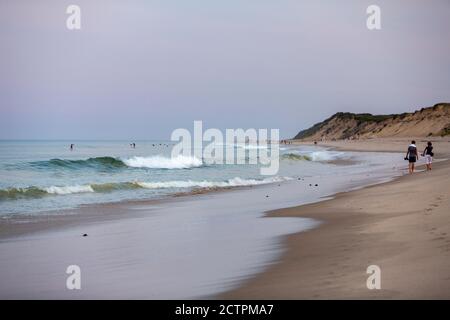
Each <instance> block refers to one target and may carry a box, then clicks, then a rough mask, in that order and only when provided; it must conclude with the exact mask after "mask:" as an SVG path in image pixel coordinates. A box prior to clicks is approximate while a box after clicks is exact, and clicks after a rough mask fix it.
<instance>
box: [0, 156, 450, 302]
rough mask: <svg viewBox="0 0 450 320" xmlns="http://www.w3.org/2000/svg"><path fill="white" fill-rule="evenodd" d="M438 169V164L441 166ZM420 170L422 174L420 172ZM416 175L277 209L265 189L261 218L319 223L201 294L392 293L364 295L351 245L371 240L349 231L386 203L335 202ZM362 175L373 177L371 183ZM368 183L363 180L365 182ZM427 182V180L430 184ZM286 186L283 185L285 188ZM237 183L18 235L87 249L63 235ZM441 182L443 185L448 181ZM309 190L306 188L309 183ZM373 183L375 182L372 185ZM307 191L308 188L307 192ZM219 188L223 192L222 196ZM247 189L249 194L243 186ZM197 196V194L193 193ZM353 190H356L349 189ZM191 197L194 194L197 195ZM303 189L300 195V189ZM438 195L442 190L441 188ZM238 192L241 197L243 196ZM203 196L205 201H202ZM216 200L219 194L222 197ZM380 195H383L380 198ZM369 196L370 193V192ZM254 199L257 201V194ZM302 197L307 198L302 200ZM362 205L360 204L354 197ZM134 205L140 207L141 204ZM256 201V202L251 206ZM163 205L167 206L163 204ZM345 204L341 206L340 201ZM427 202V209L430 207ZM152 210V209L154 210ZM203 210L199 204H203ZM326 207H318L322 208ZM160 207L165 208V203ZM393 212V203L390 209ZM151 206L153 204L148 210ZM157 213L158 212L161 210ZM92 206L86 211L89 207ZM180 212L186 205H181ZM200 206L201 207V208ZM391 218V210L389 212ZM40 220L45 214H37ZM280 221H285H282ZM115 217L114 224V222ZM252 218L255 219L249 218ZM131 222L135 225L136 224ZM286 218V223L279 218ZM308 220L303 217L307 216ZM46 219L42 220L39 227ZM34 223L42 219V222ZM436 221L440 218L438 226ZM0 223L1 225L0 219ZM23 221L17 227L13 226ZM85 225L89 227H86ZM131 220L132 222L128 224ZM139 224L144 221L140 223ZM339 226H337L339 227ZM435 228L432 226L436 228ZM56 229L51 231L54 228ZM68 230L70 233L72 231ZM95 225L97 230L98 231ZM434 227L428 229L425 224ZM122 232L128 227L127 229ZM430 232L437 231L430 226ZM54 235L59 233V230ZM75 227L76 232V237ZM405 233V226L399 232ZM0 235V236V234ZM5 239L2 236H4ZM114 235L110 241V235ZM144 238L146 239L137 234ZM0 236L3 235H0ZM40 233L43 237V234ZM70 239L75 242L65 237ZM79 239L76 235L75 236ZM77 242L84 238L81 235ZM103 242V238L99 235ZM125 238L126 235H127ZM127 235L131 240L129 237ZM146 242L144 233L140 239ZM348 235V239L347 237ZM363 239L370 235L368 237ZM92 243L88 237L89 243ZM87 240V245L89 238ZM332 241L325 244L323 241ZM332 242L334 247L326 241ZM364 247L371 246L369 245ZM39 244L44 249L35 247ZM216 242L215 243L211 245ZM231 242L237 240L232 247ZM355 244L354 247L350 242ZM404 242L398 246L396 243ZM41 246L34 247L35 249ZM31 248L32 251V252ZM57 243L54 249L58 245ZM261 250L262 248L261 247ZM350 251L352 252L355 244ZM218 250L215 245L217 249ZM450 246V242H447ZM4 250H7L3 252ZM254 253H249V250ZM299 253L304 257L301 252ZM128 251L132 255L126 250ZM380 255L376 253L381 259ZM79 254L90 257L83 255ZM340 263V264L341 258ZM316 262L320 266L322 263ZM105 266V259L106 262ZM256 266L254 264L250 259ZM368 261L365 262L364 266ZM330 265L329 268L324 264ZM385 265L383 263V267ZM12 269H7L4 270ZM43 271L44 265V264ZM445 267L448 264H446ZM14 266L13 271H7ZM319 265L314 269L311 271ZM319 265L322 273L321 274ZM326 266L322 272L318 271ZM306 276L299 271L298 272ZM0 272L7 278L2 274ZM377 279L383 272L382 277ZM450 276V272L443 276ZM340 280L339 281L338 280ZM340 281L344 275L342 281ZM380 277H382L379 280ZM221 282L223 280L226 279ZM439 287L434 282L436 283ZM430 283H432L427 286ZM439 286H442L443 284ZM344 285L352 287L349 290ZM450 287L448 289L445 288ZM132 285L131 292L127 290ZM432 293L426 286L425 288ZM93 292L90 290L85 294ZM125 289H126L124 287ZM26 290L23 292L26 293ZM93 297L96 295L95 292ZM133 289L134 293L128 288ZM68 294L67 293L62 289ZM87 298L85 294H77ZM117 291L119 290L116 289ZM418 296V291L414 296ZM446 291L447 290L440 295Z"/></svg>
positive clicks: (272, 188) (108, 208)
mask: <svg viewBox="0 0 450 320" xmlns="http://www.w3.org/2000/svg"><path fill="white" fill-rule="evenodd" d="M348 151H353V150H348ZM448 154H449V153H446V154H445V155H448ZM441 167H442V168H443V169H442V168H441ZM436 169H437V170H436V171H433V172H432V174H434V175H436V174H435V172H438V174H437V175H438V178H441V177H442V176H444V177H445V174H443V175H440V176H439V171H440V170H447V169H449V171H450V162H449V161H445V162H441V163H438V164H437V165H436ZM425 174H427V173H425ZM420 175H422V173H418V174H416V175H414V177H409V176H406V177H405V176H401V177H395V176H392V177H391V178H389V181H388V182H380V181H379V182H375V180H373V178H371V179H372V180H371V179H368V182H366V184H365V185H366V186H364V183H363V182H362V181H360V182H359V184H360V186H359V187H358V186H357V185H358V184H356V185H355V188H356V189H352V188H351V189H352V190H354V191H347V192H340V193H339V192H338V193H336V192H331V193H328V195H326V196H323V197H321V198H319V199H318V200H317V199H316V200H313V201H317V202H314V203H310V204H304V205H300V206H298V205H297V206H293V207H288V208H281V209H279V208H280V206H279V205H280V203H282V202H280V201H279V200H280V199H278V200H277V201H278V202H277V201H275V199H274V198H272V196H273V195H271V198H270V199H271V200H270V202H273V201H275V202H276V203H278V204H277V205H272V209H270V210H263V211H260V212H261V214H260V215H259V216H261V217H264V218H265V217H269V218H270V217H274V218H283V219H281V220H284V219H286V218H288V219H289V218H294V219H299V218H300V219H299V221H300V220H302V219H303V221H308V220H309V221H316V222H318V223H319V225H317V224H316V225H315V227H312V228H309V227H307V228H306V229H303V230H302V231H300V232H298V231H293V232H281V233H280V234H279V235H278V236H277V237H278V240H277V241H276V243H273V244H272V247H269V248H268V250H281V252H280V254H277V255H275V256H272V257H273V258H272V259H271V260H270V261H265V262H263V264H259V266H257V268H256V269H255V270H254V271H253V272H252V273H250V274H248V275H245V276H243V277H235V278H229V279H228V280H227V282H228V285H229V284H230V283H234V285H231V289H226V290H228V291H226V290H225V291H221V292H222V293H217V294H207V295H202V297H203V298H207V299H216V298H225V299H250V298H252V299H253V298H262V299H270V298H274V299H280V298H286V299H296V298H307V299H310V298H312V299H322V298H349V297H350V298H355V297H356V298H365V297H368V298H374V297H375V298H377V297H381V298H396V297H397V296H396V295H395V294H392V291H394V292H395V290H388V291H387V292H389V294H387V293H386V291H384V290H381V291H382V292H381V293H380V291H378V292H376V291H377V290H375V291H370V295H367V291H369V290H367V289H365V281H366V279H367V275H366V273H365V269H364V270H361V268H362V266H363V263H362V261H365V262H364V263H365V264H367V263H368V262H370V261H369V260H370V259H368V258H370V257H369V256H365V257H363V258H361V256H360V252H359V251H358V250H360V249H361V248H366V247H367V246H368V245H370V243H369V244H368V243H367V241H366V240H367V239H366V240H364V239H360V237H359V236H360V235H359V233H355V230H356V231H358V230H359V231H358V232H361V230H362V228H363V227H365V226H372V225H377V224H380V223H384V220H383V219H385V218H387V216H390V215H389V210H387V211H386V212H387V213H388V214H385V215H374V214H370V215H368V216H367V215H361V212H360V211H361V210H355V208H353V209H352V210H350V211H349V212H345V210H344V209H345V205H344V207H342V208H341V207H339V206H340V205H342V202H348V201H351V202H355V201H356V202H358V199H360V198H361V197H362V198H364V197H367V195H365V194H366V193H367V192H369V193H370V192H371V191H372V190H374V189H375V188H378V189H379V190H381V191H382V192H383V190H385V189H386V188H388V189H389V188H391V187H392V186H395V185H398V184H402V183H400V181H403V180H408V179H409V180H412V178H415V177H419V176H420ZM369 181H372V182H371V183H370V182H369ZM445 182H446V181H444V187H442V188H441V190H446V189H445V187H446V184H445ZM308 183H310V181H308V182H305V183H301V184H298V183H295V181H293V182H292V184H290V186H289V185H287V186H286V185H285V186H284V187H283V188H284V189H283V188H281V189H278V188H279V187H280V185H278V186H276V184H275V185H274V184H269V185H261V186H256V187H255V188H253V187H238V188H239V189H241V188H242V189H253V191H252V192H250V193H249V194H253V196H255V194H259V195H258V198H259V197H263V198H265V197H264V194H266V193H265V192H271V193H272V192H276V190H277V189H278V192H280V190H287V189H289V188H291V189H292V188H294V191H295V193H296V194H298V193H299V192H300V194H301V193H302V189H301V185H302V184H303V185H304V186H307V184H308ZM367 183H368V184H369V185H368V186H367ZM439 183H442V181H440V182H439ZM287 184H289V182H287ZM320 185H321V188H323V187H324V185H323V183H320ZM432 185H433V184H432ZM286 188H287V189H286ZM236 189H237V188H233V189H231V190H230V189H225V190H220V191H231V192H230V193H229V195H228V192H227V194H225V195H223V193H224V192H216V191H215V192H209V193H207V194H202V195H200V196H201V199H200V201H199V198H197V197H185V196H181V197H171V198H170V199H167V200H165V201H161V200H158V201H155V200H150V201H148V200H142V201H141V200H138V201H133V204H130V202H125V203H113V204H102V205H97V206H96V207H94V209H95V208H101V209H102V212H103V213H104V214H102V213H98V212H96V213H95V214H92V215H91V216H90V217H87V216H86V215H76V214H75V215H72V216H71V218H69V220H70V219H72V220H71V221H69V223H68V221H67V217H68V216H64V217H61V219H60V221H59V222H58V221H56V222H55V221H53V219H52V217H53V216H51V217H49V219H47V221H43V224H42V225H43V226H44V227H45V229H44V230H42V228H41V227H37V225H35V226H32V224H31V226H30V225H28V226H24V227H23V228H24V230H25V232H24V233H25V234H29V233H28V232H26V229H27V228H29V227H31V228H36V227H37V228H36V231H45V232H43V233H41V234H40V235H38V236H36V237H26V236H25V237H23V238H22V240H23V239H25V240H26V238H28V240H26V241H25V242H27V241H28V242H29V241H34V240H33V239H37V240H38V241H41V240H42V238H46V237H48V235H51V236H50V238H55V235H56V236H57V238H55V239H58V238H61V237H62V238H61V240H63V242H62V243H61V244H60V245H62V244H63V243H65V245H67V244H69V245H70V246H72V245H75V243H78V244H76V247H75V248H77V249H76V250H77V251H78V250H81V251H83V250H89V248H83V247H84V246H83V247H80V245H81V243H85V242H86V241H88V242H89V241H90V239H91V237H89V238H88V239H86V240H82V239H81V238H80V239H79V240H75V239H72V240H70V239H69V240H70V242H67V238H68V237H69V238H73V237H74V236H75V237H80V235H81V234H82V233H80V231H83V232H84V231H85V230H83V229H84V228H85V227H86V228H89V230H90V231H95V232H92V237H93V239H92V240H94V241H97V240H95V237H98V236H101V234H102V233H103V232H104V231H103V230H102V229H105V228H106V229H108V228H111V225H125V226H126V227H125V228H126V229H128V230H134V228H135V227H136V226H138V225H139V224H140V223H139V221H141V222H145V221H147V220H148V218H150V217H149V216H152V215H153V214H152V212H151V211H152V210H153V208H151V207H152V206H151V205H150V204H155V203H156V202H158V203H159V205H157V206H156V207H159V206H160V207H164V206H165V204H164V202H166V205H167V203H169V204H172V205H171V206H169V207H172V209H171V210H169V212H170V211H174V208H173V207H175V208H176V207H177V206H182V207H183V206H184V207H186V203H188V207H189V203H191V204H196V205H195V206H200V207H201V206H205V207H207V205H205V203H208V201H209V200H211V198H214V197H219V198H224V199H228V202H229V201H230V199H233V197H234V201H235V202H236V200H238V199H239V197H238V198H236V194H239V192H233V191H236ZM307 189H308V188H307V187H306V189H303V190H304V192H305V191H306V190H307ZM447 189H448V187H447ZM310 190H311V189H310ZM375 190H376V189H375ZM308 192H311V191H308ZM221 194H222V196H221ZM247 194H248V193H247ZM194 195H196V194H194ZM355 195H356V196H355ZM196 196H198V195H196ZM304 196H305V195H304ZM440 196H441V198H442V197H443V196H444V195H440ZM244 198H245V197H244ZM208 199H209V200H208ZM224 199H223V200H221V201H224ZM383 199H385V198H383ZM369 200H370V197H369ZM258 201H260V200H258ZM379 202H380V200H379V199H378V202H377V205H378V204H379ZM382 202H383V200H382V201H381V203H382ZM236 203H241V202H240V201H237V202H236ZM306 203H308V202H306ZM359 205H360V206H361V204H359ZM140 207H141V209H140ZM143 207H145V208H144V209H142V208H143ZM363 207H365V204H363V205H362V206H361V207H359V208H358V209H362V208H363ZM254 208H256V207H254ZM89 209H90V210H91V211H96V210H93V207H92V206H86V207H84V208H81V210H84V211H85V212H89ZM166 209H167V208H166ZM347 209H348V207H347ZM433 209H434V208H433ZM156 210H158V209H156ZM202 210H204V209H202ZM202 210H200V211H198V210H195V208H191V210H188V211H192V212H193V213H194V212H197V213H200V215H201V214H202V213H201V212H202ZM324 210H325V211H324ZM327 210H333V211H336V212H337V213H336V214H330V213H329V212H327ZM166 211H167V210H166ZM394 211H395V210H394ZM124 212H126V213H128V214H124ZM155 212H157V211H155ZM163 212H164V211H163ZM91 213H93V212H91ZM185 213H187V212H185ZM204 213H205V212H204V211H203V214H204ZM404 215H405V214H391V216H393V217H394V218H402V216H404ZM391 218H392V217H391ZM42 220H45V218H44V219H42ZM116 220H120V221H116ZM260 220H264V221H267V222H268V223H270V221H272V222H275V221H280V220H277V219H275V220H272V219H260ZM284 221H286V220H284ZM294 221H295V220H292V223H294ZM116 222H118V223H116ZM255 222H256V221H255ZM136 223H138V224H136ZM145 223H146V226H147V227H149V226H151V224H149V220H148V222H145ZM284 223H285V222H284ZM306 223H308V222H306ZM45 224H47V225H46V226H45ZM276 224H277V223H276V222H275V223H274V225H275V226H276ZM42 225H41V226H42ZM441 225H443V224H440V226H441ZM0 226H1V225H0ZM19 227H22V226H19ZM91 227H92V228H91ZM130 227H131V229H130ZM147 227H146V228H147ZM139 228H140V229H142V227H139ZM433 228H437V227H433ZM113 230H115V231H114V232H111V230H109V233H112V234H116V232H117V230H119V232H122V231H121V230H120V229H117V228H116V229H114V228H113ZM343 230H344V231H345V232H344V231H343ZM435 230H436V229H435ZM55 231H56V232H55ZM74 231H75V234H74ZM99 231H100V234H99ZM432 231H433V230H432ZM127 232H128V233H129V231H127ZM433 232H437V231H433ZM365 233H367V231H365ZM442 233H446V230H444V231H442ZM58 234H59V235H58ZM77 234H78V236H77ZM406 234H408V233H406ZM449 234H450V230H449ZM89 235H90V236H91V232H89ZM129 236H131V237H134V235H133V233H129V234H128V236H126V238H128V237H129ZM102 237H103V236H102ZM439 237H443V238H444V240H445V241H447V239H446V238H445V237H446V235H441V236H439ZM2 238H4V237H3V236H2ZM6 238H8V237H6ZM126 238H124V237H123V236H118V237H116V236H114V237H113V238H111V240H109V241H108V242H103V243H102V242H101V243H102V244H101V245H100V246H102V245H103V246H104V245H106V244H108V246H109V245H110V242H111V241H112V242H114V243H117V245H119V248H120V247H121V246H122V245H120V244H119V243H120V242H122V241H124V240H125V239H126ZM114 239H115V240H114ZM144 239H145V238H144ZM2 240H3V239H2ZM44 240H45V239H44ZM369 240H370V241H373V242H375V243H377V241H379V238H377V237H376V236H374V237H372V236H369ZM441 240H442V239H441ZM5 241H7V242H9V241H13V242H11V244H14V242H15V240H14V239H6V240H5ZM73 241H75V242H74V243H71V242H73ZM79 241H81V242H79ZM83 241H84V242H83ZM103 241H104V240H103ZM127 241H128V240H127ZM130 241H131V240H130ZM147 241H148V240H147ZM349 241H350V242H349ZM352 241H356V245H354V244H353V243H352ZM370 241H369V242H370ZM445 241H444V244H441V246H442V245H444V246H445V245H447V242H445ZM19 242H22V241H19ZM1 243H2V241H0V244H1ZM94 243H95V242H94ZM94 243H92V244H94ZM132 243H134V244H133V245H132V246H135V245H137V246H138V247H139V246H141V244H140V243H142V241H139V242H136V241H134V242H132ZM330 245H331V248H330V247H329V246H330ZM8 246H9V245H7V246H4V247H3V248H8ZM20 246H21V244H20V243H16V244H14V245H13V246H11V247H10V248H9V249H8V250H7V252H8V254H11V252H13V248H16V250H17V248H20ZM333 246H334V247H333ZM449 246H450V241H449ZM369 247H370V246H369ZM384 247H386V245H383V246H381V248H384ZM397 247H398V246H397V244H396V243H395V241H394V244H391V243H389V246H387V248H389V249H386V248H384V249H382V253H383V254H387V255H388V257H389V256H390V255H395V254H398V252H396V251H395V249H396V248H397ZM41 248H44V247H42V246H41ZM215 248H216V249H217V248H218V247H215ZM236 248H237V247H236ZM355 248H356V249H358V250H356V249H355ZM402 248H403V247H402ZM39 250H41V249H39ZM39 250H37V251H39ZM58 250H59V249H58ZM266 250H267V248H266ZM355 250H356V251H355ZM135 251H137V252H138V251H139V250H138V249H136V250H135ZM218 251H220V250H218ZM369 251H371V252H372V251H373V250H372V249H370V250H369ZM428 251H429V252H433V251H432V250H428ZM449 251H450V248H449ZM4 253H6V251H5V252H4ZM253 253H255V252H253ZM305 255H306V258H307V259H305ZM131 257H133V256H131ZM381 258H382V259H385V258H386V257H385V256H384V255H382V257H381ZM381 258H380V259H381ZM431 260H432V261H433V262H436V259H434V260H433V259H431ZM446 260H450V259H444V260H443V262H442V263H441V264H442V265H445V263H446ZM86 261H89V259H88V260H86ZM305 263H306V264H305ZM342 264H343V265H342ZM321 265H322V266H321ZM105 266H107V265H105ZM254 267H255V266H254ZM366 267H367V266H366ZM330 268H331V269H330ZM382 269H383V270H384V268H382ZM11 270H12V269H11ZM44 270H45V269H44ZM449 270H450V268H449ZM14 272H15V271H14ZM137 272H144V270H140V269H137ZM318 272H319V273H318ZM321 272H322V273H321ZM323 272H325V273H323ZM129 274H130V273H129V272H128V273H127V275H128V276H129ZM144 274H145V273H143V274H142V275H144ZM355 274H357V279H358V280H357V283H358V285H357V286H356V287H354V286H352V285H349V281H352V282H355V278H354V277H355ZM305 275H306V276H305ZM335 277H337V279H334V278H335ZM5 279H6V278H5ZM299 279H304V280H302V281H306V282H302V281H300V283H299V282H298V281H299ZM383 279H384V278H383ZM449 279H450V277H449ZM344 280H345V281H344ZM342 281H344V282H342ZM334 282H338V283H340V285H339V287H338V288H336V287H334V286H333V285H332V284H333V283H334ZM384 282H385V281H384V280H383V283H384ZM225 284H227V283H225ZM361 286H363V288H361ZM434 287H436V284H435V285H434ZM437 287H439V286H437ZM432 288H433V287H432ZM446 289H448V288H447V287H446ZM349 290H350V291H351V292H353V293H349ZM448 291H449V292H450V290H448ZM126 292H127V291H126V290H125V291H124V293H123V294H126ZM128 292H131V291H128ZM430 292H431V291H430ZM90 294H92V293H90ZM129 294H130V293H129ZM136 294H137V293H134V295H136ZM29 295H31V297H33V295H32V293H29ZM27 296H28V295H27ZM46 296H47V297H48V295H44V296H43V297H44V298H45V297H46ZM95 296H96V295H95ZM131 296H133V294H132V295H131ZM438 296H439V297H442V296H445V294H442V293H439V294H438ZM68 297H70V296H68ZM83 297H86V296H83ZM87 297H88V298H89V297H94V296H90V295H89V294H88V296H87ZM120 297H122V298H123V296H120ZM166 297H168V298H170V296H166ZM419 297H422V296H419ZM445 297H447V296H445ZM154 298H158V296H155V297H154Z"/></svg>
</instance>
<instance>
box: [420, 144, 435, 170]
mask: <svg viewBox="0 0 450 320" xmlns="http://www.w3.org/2000/svg"><path fill="white" fill-rule="evenodd" d="M422 156H423V157H425V163H426V165H427V171H429V170H431V163H432V162H433V156H434V153H433V144H432V143H431V141H428V143H427V146H426V147H425V150H423V153H422Z"/></svg>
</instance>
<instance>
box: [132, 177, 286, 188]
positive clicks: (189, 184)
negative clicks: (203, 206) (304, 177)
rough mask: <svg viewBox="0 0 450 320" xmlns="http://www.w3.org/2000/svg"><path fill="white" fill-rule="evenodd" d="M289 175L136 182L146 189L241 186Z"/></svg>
mask: <svg viewBox="0 0 450 320" xmlns="http://www.w3.org/2000/svg"><path fill="white" fill-rule="evenodd" d="M291 179H292V178H289V177H272V178H266V179H262V180H256V179H242V178H240V177H235V178H233V179H229V180H227V181H206V180H203V181H193V180H187V181H165V182H136V184H138V185H139V186H141V187H142V188H146V189H166V188H194V187H198V188H214V187H219V188H224V187H239V186H252V185H259V184H268V183H274V182H282V181H287V180H291Z"/></svg>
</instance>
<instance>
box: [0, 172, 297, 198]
mask: <svg viewBox="0 0 450 320" xmlns="http://www.w3.org/2000/svg"><path fill="white" fill-rule="evenodd" d="M287 180H291V178H289V177H272V178H266V179H261V180H258V179H243V178H239V177H235V178H232V179H229V180H226V181H207V180H203V181H194V180H186V181H183V180H173V181H159V182H138V181H135V182H116V183H102V184H86V185H73V186H50V187H35V186H31V187H26V188H9V189H0V201H2V200H14V199H26V198H41V197H44V196H48V195H68V194H75V193H89V192H91V193H92V192H112V191H115V190H132V189H183V188H227V187H240V186H253V185H261V184H269V183H275V182H282V181H287Z"/></svg>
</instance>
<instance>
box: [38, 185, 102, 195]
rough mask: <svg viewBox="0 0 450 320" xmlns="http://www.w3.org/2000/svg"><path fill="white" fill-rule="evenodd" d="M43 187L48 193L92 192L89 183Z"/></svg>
mask: <svg viewBox="0 0 450 320" xmlns="http://www.w3.org/2000/svg"><path fill="white" fill-rule="evenodd" d="M43 189H44V190H45V191H46V192H47V193H50V194H72V193H85V192H94V189H92V187H91V186H90V185H84V186H80V185H75V186H65V187H57V186H51V187H47V188H43Z"/></svg>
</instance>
